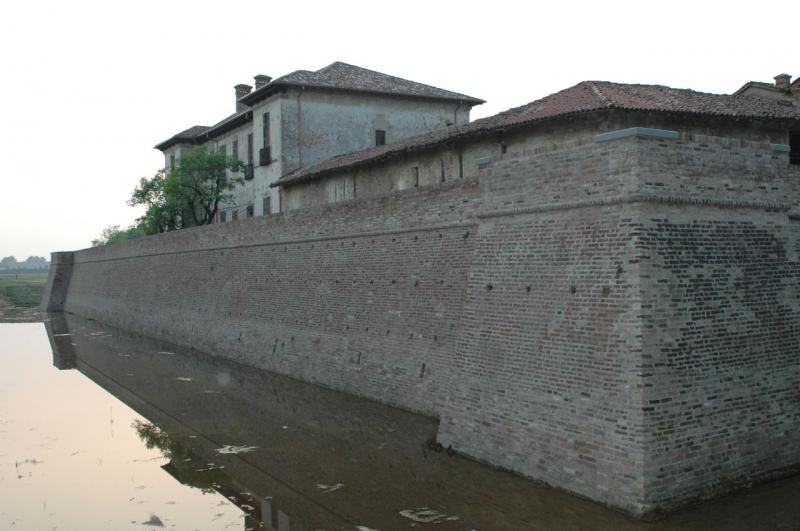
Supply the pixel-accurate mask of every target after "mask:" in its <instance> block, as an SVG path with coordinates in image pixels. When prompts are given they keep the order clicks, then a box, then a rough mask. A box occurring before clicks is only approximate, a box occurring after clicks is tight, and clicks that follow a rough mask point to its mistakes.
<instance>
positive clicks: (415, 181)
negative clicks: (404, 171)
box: [411, 166, 419, 188]
mask: <svg viewBox="0 0 800 531" xmlns="http://www.w3.org/2000/svg"><path fill="white" fill-rule="evenodd" d="M411 184H412V186H414V188H416V187H417V186H419V166H414V167H413V168H411Z"/></svg>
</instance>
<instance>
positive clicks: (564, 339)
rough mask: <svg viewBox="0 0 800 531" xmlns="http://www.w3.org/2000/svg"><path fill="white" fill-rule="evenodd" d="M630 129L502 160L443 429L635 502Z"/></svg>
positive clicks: (565, 481) (523, 465)
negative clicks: (607, 140) (620, 136)
mask: <svg viewBox="0 0 800 531" xmlns="http://www.w3.org/2000/svg"><path fill="white" fill-rule="evenodd" d="M638 150H639V144H638V142H637V141H636V139H629V140H626V141H620V142H615V143H613V144H587V145H584V146H579V147H575V148H574V149H573V150H571V151H570V152H562V153H554V154H547V155H539V156H531V157H527V158H519V159H513V160H507V161H503V162H498V163H497V164H494V165H492V167H491V168H490V169H489V170H488V171H487V172H486V173H485V174H484V175H482V178H481V186H482V187H483V189H484V193H485V195H486V196H487V198H486V202H487V203H488V204H487V205H486V210H485V212H484V213H482V214H481V225H480V228H479V231H478V240H477V244H476V249H475V257H474V259H473V264H472V268H471V270H470V277H469V282H468V285H467V296H466V304H465V308H464V314H463V317H462V334H461V336H460V338H459V342H458V345H457V350H456V363H455V365H454V375H453V378H452V379H451V380H450V383H451V387H450V388H449V389H448V391H447V393H446V397H447V398H446V401H445V404H444V407H443V410H442V422H441V425H440V438H441V439H442V440H443V442H444V443H445V444H452V445H453V446H454V447H455V448H458V449H459V450H460V451H464V452H466V453H467V454H469V455H473V456H476V457H478V458H479V459H481V460H485V461H488V462H490V463H492V464H495V465H498V466H501V467H504V468H508V469H512V470H515V471H517V472H519V473H522V474H524V475H527V476H529V477H534V478H536V479H539V480H542V481H545V482H547V483H549V484H551V485H555V486H559V487H562V488H565V489H568V490H570V491H573V492H577V493H580V494H582V495H584V496H587V497H590V498H593V499H596V500H600V501H603V502H605V503H608V504H611V505H615V506H618V507H619V506H621V507H624V508H625V509H626V510H629V511H632V512H639V509H640V507H639V506H638V505H637V500H639V499H640V498H641V496H642V495H643V489H644V485H643V477H642V469H643V462H644V455H643V449H642V440H643V437H644V434H643V432H642V428H643V415H642V411H641V400H642V398H641V395H642V389H641V371H640V370H639V366H640V363H641V357H642V352H641V330H640V324H639V319H638V313H639V306H640V300H641V294H640V286H639V275H638V260H637V250H636V246H635V233H636V231H637V230H638V227H637V218H638V209H639V205H637V204H635V203H621V202H620V198H621V197H625V196H626V194H628V195H629V194H631V193H632V192H633V191H635V189H636V185H637V173H636V171H635V169H636V158H637V154H638Z"/></svg>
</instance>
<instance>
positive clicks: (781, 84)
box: [775, 74, 792, 92]
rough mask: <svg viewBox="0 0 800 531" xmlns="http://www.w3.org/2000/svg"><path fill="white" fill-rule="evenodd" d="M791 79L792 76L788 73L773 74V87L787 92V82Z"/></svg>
mask: <svg viewBox="0 0 800 531" xmlns="http://www.w3.org/2000/svg"><path fill="white" fill-rule="evenodd" d="M791 81H792V76H790V75H789V74H778V75H777V76H775V88H776V89H778V90H782V91H784V92H789V83H790V82H791Z"/></svg>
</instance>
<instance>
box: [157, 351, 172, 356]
mask: <svg viewBox="0 0 800 531" xmlns="http://www.w3.org/2000/svg"><path fill="white" fill-rule="evenodd" d="M158 353H159V354H167V355H169V356H174V355H175V353H174V352H168V351H166V350H159V351H158Z"/></svg>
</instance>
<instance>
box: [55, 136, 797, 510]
mask: <svg viewBox="0 0 800 531" xmlns="http://www.w3.org/2000/svg"><path fill="white" fill-rule="evenodd" d="M561 140H562V141H561V142H558V143H554V144H550V145H547V146H544V145H543V146H542V147H541V148H536V149H532V150H528V151H527V152H525V153H522V152H520V153H511V154H508V155H507V156H505V157H503V158H500V159H499V160H496V161H495V162H493V163H492V164H490V165H489V166H487V167H486V168H485V169H484V170H483V171H482V173H481V175H480V176H479V177H478V178H477V179H464V180H458V181H451V182H445V183H443V184H437V185H431V186H429V187H420V188H416V189H413V190H406V191H403V192H399V193H394V194H391V195H389V196H386V197H382V198H375V199H369V200H364V199H360V200H359V199H357V200H354V201H349V202H345V203H342V204H341V205H337V206H335V207H331V208H327V209H319V210H314V211H300V212H293V213H289V214H283V215H280V216H276V217H273V218H268V219H264V218H255V219H247V220H241V221H239V222H236V223H228V224H224V225H218V226H212V227H201V228H195V229H187V230H184V231H179V232H176V233H171V234H166V235H161V236H158V237H152V238H146V239H142V240H135V241H131V242H125V243H122V244H118V245H114V246H108V247H104V248H96V249H88V250H84V251H80V252H77V253H76V254H75V265H74V268H73V273H72V278H71V281H70V285H69V292H68V296H67V303H66V310H67V311H69V312H74V313H77V314H80V315H83V316H88V317H93V318H95V319H98V320H103V321H105V322H109V323H111V324H116V325H120V326H123V327H125V328H130V329H133V330H135V331H137V332H140V333H143V334H146V335H152V336H155V337H158V338H162V339H168V340H170V341H174V342H178V343H182V344H184V345H188V346H192V347H195V348H198V349H201V350H205V351H209V352H215V353H219V354H222V355H224V356H228V357H230V358H233V359H236V360H239V361H243V362H245V363H249V364H251V365H256V366H259V367H263V368H266V369H270V370H273V371H276V372H279V373H282V374H287V375H290V376H293V377H296V378H300V379H303V380H306V381H310V382H315V383H319V384H322V385H326V386H329V387H333V388H336V389H339V390H343V391H347V392H350V393H354V394H358V395H361V396H366V397H369V398H373V399H376V400H380V401H384V402H387V403H390V404H393V405H396V406H400V407H403V408H407V409H411V410H415V411H420V412H424V413H428V414H431V415H436V416H438V417H440V419H441V425H440V440H441V441H442V442H443V443H444V444H446V445H447V444H452V445H453V446H454V447H455V448H456V449H457V450H458V451H461V452H463V453H465V454H467V455H470V456H472V457H475V458H477V459H480V460H482V461H486V462H489V463H492V464H495V465H498V466H502V467H505V468H508V469H511V470H514V471H516V472H518V473H521V474H523V475H526V476H530V477H534V478H537V479H540V480H543V481H546V482H548V483H550V484H552V485H555V486H558V487H561V488H564V489H567V490H570V491H573V492H577V493H579V494H582V495H584V496H588V497H590V498H593V499H596V500H599V501H602V502H604V503H607V504H610V505H613V506H616V507H620V508H623V509H625V510H627V511H630V512H632V513H635V514H643V513H645V512H649V511H653V510H662V509H670V508H673V507H675V506H677V505H680V504H681V503H685V502H686V501H688V500H690V499H693V498H696V497H702V496H706V495H709V494H713V493H719V492H723V491H725V490H729V489H731V488H734V487H735V486H737V485H740V484H742V482H745V481H747V480H750V479H759V478H764V477H770V476H773V475H776V474H780V473H782V471H785V470H786V467H791V466H793V465H795V464H797V463H800V445H798V444H797V443H796V442H794V441H798V440H800V437H798V435H800V434H799V433H798V426H800V423H798V420H800V419H798V413H797V412H798V411H800V397H799V396H798V394H799V393H798V387H797V385H796V382H797V377H798V375H799V374H798V362H797V361H796V352H797V345H798V343H799V342H800V330H799V329H798V327H797V326H795V324H794V323H795V322H797V319H796V317H798V316H797V315H796V313H797V312H798V311H800V304H798V301H797V297H798V293H797V292H798V270H797V260H798V259H797V256H798V254H797V251H798V243H797V242H798V231H797V225H796V224H795V223H796V222H795V221H793V219H792V217H793V215H792V211H791V208H792V205H793V204H794V203H796V202H797V200H798V198H800V194H799V193H798V188H797V186H798V182H800V171H799V170H798V169H797V167H793V166H790V165H789V164H788V154H787V153H783V152H779V151H774V150H773V149H772V148H771V147H770V145H769V144H761V143H757V142H748V141H742V140H734V139H726V138H717V137H713V136H706V135H701V134H700V133H698V132H696V130H694V132H687V133H683V134H681V135H680V136H679V137H678V139H677V140H670V139H663V138H661V139H656V138H648V137H644V136H632V137H627V138H623V139H619V140H615V141H612V142H603V143H596V142H594V138H593V136H591V135H588V134H586V133H583V134H580V133H576V135H575V136H574V138H572V139H561ZM790 215H791V216H792V217H790Z"/></svg>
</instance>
